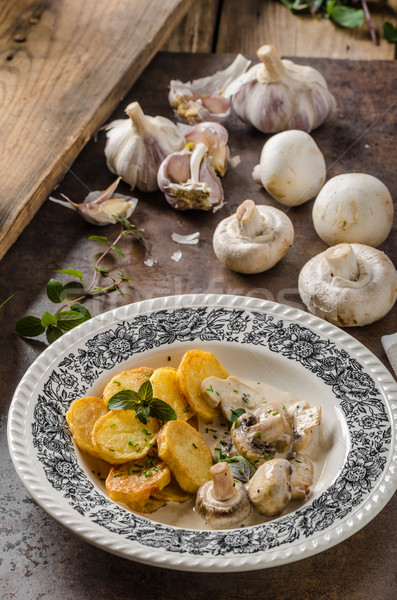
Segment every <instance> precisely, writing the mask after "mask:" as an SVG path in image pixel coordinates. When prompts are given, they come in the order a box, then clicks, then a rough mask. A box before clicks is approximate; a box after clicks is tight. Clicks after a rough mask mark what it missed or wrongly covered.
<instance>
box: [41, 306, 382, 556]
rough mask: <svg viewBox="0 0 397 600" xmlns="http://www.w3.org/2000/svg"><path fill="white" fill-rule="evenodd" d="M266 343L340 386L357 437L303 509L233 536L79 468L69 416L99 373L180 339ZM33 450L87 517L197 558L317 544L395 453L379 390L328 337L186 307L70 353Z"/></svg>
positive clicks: (135, 321) (269, 318) (139, 319)
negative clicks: (130, 495) (105, 486)
mask: <svg viewBox="0 0 397 600" xmlns="http://www.w3.org/2000/svg"><path fill="white" fill-rule="evenodd" d="M196 340H200V341H211V340H216V341H223V342H226V343H228V342H238V343H240V344H242V346H244V344H253V345H261V346H265V347H267V348H268V349H269V350H270V351H272V352H275V353H278V354H280V355H281V356H284V357H285V358H286V359H287V360H292V361H297V362H299V363H300V364H301V365H302V366H303V367H304V368H305V369H307V370H308V371H309V372H310V373H312V374H313V375H314V376H316V377H319V378H321V379H322V381H323V382H324V383H325V384H326V385H329V386H330V387H331V388H332V391H333V393H334V395H335V397H336V398H337V399H338V401H339V403H340V407H341V409H342V411H343V413H344V416H345V419H346V423H347V427H348V430H349V434H350V443H351V448H350V451H349V453H348V456H347V459H346V461H345V464H344V466H343V468H342V470H341V472H340V473H339V475H338V476H337V477H336V479H335V481H334V482H333V483H332V485H330V486H329V487H328V488H327V489H326V490H325V491H324V492H323V493H322V494H321V495H320V496H319V497H317V498H314V499H313V500H312V501H311V502H308V503H307V504H305V505H304V506H303V507H301V508H300V509H299V510H297V511H296V512H294V513H291V514H288V515H285V516H283V517H280V518H278V519H275V520H273V521H269V522H266V523H263V524H261V525H259V526H255V527H250V528H245V529H240V530H235V531H226V532H217V531H194V530H185V529H179V528H173V527H170V526H167V525H162V524H159V523H153V522H151V521H150V520H147V519H145V518H142V517H140V516H138V515H135V514H133V513H131V512H129V511H126V510H124V509H123V508H122V507H120V506H118V505H117V504H115V503H113V502H111V501H110V500H109V499H108V498H106V497H105V496H104V495H103V494H102V493H100V492H99V491H98V490H97V488H96V487H95V486H94V485H93V484H92V483H91V482H90V481H89V480H88V479H87V477H86V475H85V474H84V472H83V471H82V469H81V468H80V467H79V465H78V463H77V459H76V455H75V453H74V450H73V445H72V443H71V439H70V434H69V433H68V430H67V428H65V425H64V424H65V413H66V411H67V409H68V407H69V405H70V403H71V402H72V400H73V399H74V398H76V397H78V396H81V395H84V394H86V393H87V390H88V389H89V386H91V385H92V384H93V383H94V382H95V380H96V379H97V377H98V376H99V375H100V374H101V373H103V372H104V371H106V370H109V369H111V368H113V367H114V366H116V365H117V364H119V363H121V362H123V361H125V360H127V359H128V358H129V357H131V356H132V355H134V354H137V353H141V352H144V351H146V350H150V349H152V348H156V347H160V346H166V345H169V344H172V343H173V342H175V341H184V342H185V341H190V342H195V341H196ZM32 434H33V445H34V448H35V449H36V452H37V458H38V460H39V462H40V463H41V465H42V467H43V469H44V472H45V475H46V477H47V479H48V481H49V482H50V484H51V485H52V487H53V488H54V489H55V490H57V491H58V492H60V493H62V494H63V497H64V498H65V499H66V500H67V501H68V502H69V504H70V506H71V507H72V508H73V509H74V510H76V511H77V512H78V513H79V514H81V515H83V516H86V517H87V518H88V519H89V520H90V521H91V522H93V523H96V524H98V525H100V526H101V527H103V528H105V529H107V530H108V531H110V532H112V533H115V534H117V535H119V536H121V537H122V538H123V539H125V540H131V541H134V542H138V543H139V544H142V545H144V546H149V547H153V548H158V547H160V548H161V549H163V550H167V551H170V552H177V553H189V554H191V555H193V556H204V555H206V556H211V555H212V556H219V555H227V554H229V555H246V554H254V553H257V552H262V551H264V550H267V549H271V548H276V547H279V546H282V545H285V544H288V543H291V542H293V541H295V540H304V539H305V538H306V539H307V538H309V537H310V536H311V535H313V534H314V533H315V532H319V531H324V530H325V529H327V528H328V527H331V526H333V525H335V523H337V522H338V521H339V520H341V519H343V518H344V517H346V516H347V515H348V514H349V513H350V512H351V511H352V510H353V509H354V508H355V507H357V506H358V505H359V504H361V502H362V501H363V499H364V498H365V496H366V495H367V494H368V493H369V492H370V491H371V490H372V489H373V488H374V486H375V484H376V482H377V480H378V478H379V476H380V475H381V473H382V471H383V469H384V466H385V463H386V460H387V454H388V452H389V449H390V443H391V424H390V422H389V419H388V416H387V414H386V411H385V407H384V404H383V402H382V399H381V395H380V392H379V390H378V389H377V387H376V385H375V383H374V381H373V380H372V378H371V377H370V376H369V375H368V374H367V373H366V372H365V371H364V369H363V367H362V366H361V365H360V363H359V362H357V361H356V360H355V359H354V358H352V357H351V356H350V355H349V354H348V353H347V352H346V351H345V350H341V349H338V348H337V347H336V345H335V344H334V343H333V342H332V341H331V340H329V339H323V338H321V337H320V335H318V334H317V333H315V332H313V331H312V330H310V329H308V328H306V327H303V326H301V325H298V324H296V323H290V324H284V322H283V320H278V321H276V320H275V317H274V316H273V315H271V314H270V315H269V314H266V313H260V312H255V311H249V310H236V309H233V310H232V309H226V308H213V309H210V308H208V307H200V308H178V309H168V310H161V311H157V312H153V313H150V314H147V315H139V316H136V317H133V318H132V319H130V320H128V321H124V322H121V323H119V324H117V325H115V326H113V327H111V328H109V329H107V330H106V331H104V332H101V333H98V334H96V335H93V337H92V338H90V339H89V340H88V341H87V342H86V344H85V347H84V348H78V350H77V352H70V353H69V354H68V355H67V356H65V357H64V358H63V359H62V360H61V362H60V363H59V365H58V366H57V368H56V369H55V370H54V371H52V373H51V375H50V377H49V379H48V380H47V381H46V382H45V383H44V385H43V390H42V394H40V395H39V397H38V401H37V404H36V406H35V408H34V415H33V422H32Z"/></svg>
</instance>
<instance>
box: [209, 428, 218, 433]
mask: <svg viewBox="0 0 397 600" xmlns="http://www.w3.org/2000/svg"><path fill="white" fill-rule="evenodd" d="M208 431H212V433H217V431H218V430H217V429H209V430H208Z"/></svg>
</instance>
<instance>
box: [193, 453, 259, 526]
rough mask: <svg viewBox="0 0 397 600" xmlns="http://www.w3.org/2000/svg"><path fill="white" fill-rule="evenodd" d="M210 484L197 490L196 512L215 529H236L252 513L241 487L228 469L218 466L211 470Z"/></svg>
mask: <svg viewBox="0 0 397 600" xmlns="http://www.w3.org/2000/svg"><path fill="white" fill-rule="evenodd" d="M210 471H211V475H212V481H211V480H210V481H207V482H206V483H204V484H203V485H202V486H201V487H200V488H199V490H198V492H197V496H196V509H197V511H198V513H199V514H200V515H201V516H202V517H203V518H204V519H205V521H206V523H208V525H210V526H211V527H213V528H214V529H228V528H230V527H238V526H240V525H242V524H243V523H244V520H245V519H246V518H247V517H248V515H249V513H250V512H251V505H250V502H249V498H248V493H247V490H246V489H245V487H244V485H243V484H241V483H239V482H236V481H233V478H232V475H231V473H230V469H229V465H228V464H227V463H226V462H219V463H217V464H216V465H213V466H212V467H211V469H210Z"/></svg>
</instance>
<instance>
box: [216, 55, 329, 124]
mask: <svg viewBox="0 0 397 600" xmlns="http://www.w3.org/2000/svg"><path fill="white" fill-rule="evenodd" d="M257 54H258V57H259V59H260V61H261V62H260V63H259V64H257V65H254V66H253V67H251V69H249V71H247V72H246V73H244V75H242V76H241V77H240V78H239V79H237V80H235V81H234V82H233V84H232V85H231V86H230V87H229V90H228V93H229V94H231V95H232V98H231V100H232V106H233V109H234V111H235V113H236V114H237V116H238V117H240V119H242V120H243V121H245V122H246V123H250V124H251V125H253V126H254V127H256V128H257V129H259V131H262V132H263V133H276V132H279V131H285V130H286V129H300V130H302V131H306V132H309V131H311V130H312V129H315V128H316V127H319V125H321V124H322V123H323V122H324V121H325V119H326V118H327V117H328V115H329V114H330V113H331V112H332V111H333V110H334V109H335V107H336V102H335V99H334V97H333V95H332V94H331V93H330V92H329V91H328V87H327V83H326V81H325V79H324V77H323V76H322V75H321V73H320V72H319V71H317V70H316V69H314V68H313V67H307V66H301V65H297V64H295V63H293V62H292V61H290V60H281V58H280V57H279V55H278V54H277V52H276V50H275V49H274V48H273V46H262V47H261V48H259V50H258V52H257Z"/></svg>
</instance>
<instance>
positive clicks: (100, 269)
mask: <svg viewBox="0 0 397 600" xmlns="http://www.w3.org/2000/svg"><path fill="white" fill-rule="evenodd" d="M92 266H93V267H94V269H95V271H98V273H102V275H106V276H108V275H109V273H108V271H107V270H106V269H104V268H103V267H100V266H99V265H92Z"/></svg>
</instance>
